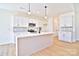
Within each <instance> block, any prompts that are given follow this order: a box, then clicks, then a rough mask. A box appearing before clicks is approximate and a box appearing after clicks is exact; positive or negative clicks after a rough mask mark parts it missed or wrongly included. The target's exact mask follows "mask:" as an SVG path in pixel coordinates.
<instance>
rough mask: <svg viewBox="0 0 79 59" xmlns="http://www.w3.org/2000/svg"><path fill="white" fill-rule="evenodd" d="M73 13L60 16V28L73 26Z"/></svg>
mask: <svg viewBox="0 0 79 59" xmlns="http://www.w3.org/2000/svg"><path fill="white" fill-rule="evenodd" d="M73 17H74V13H66V14H62V15H61V16H60V26H61V27H67V26H72V25H73Z"/></svg>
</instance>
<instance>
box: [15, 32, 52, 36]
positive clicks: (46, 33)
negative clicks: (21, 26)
mask: <svg viewBox="0 0 79 59" xmlns="http://www.w3.org/2000/svg"><path fill="white" fill-rule="evenodd" d="M48 34H53V32H41V33H26V32H24V33H16V34H15V36H16V37H31V36H40V35H48Z"/></svg>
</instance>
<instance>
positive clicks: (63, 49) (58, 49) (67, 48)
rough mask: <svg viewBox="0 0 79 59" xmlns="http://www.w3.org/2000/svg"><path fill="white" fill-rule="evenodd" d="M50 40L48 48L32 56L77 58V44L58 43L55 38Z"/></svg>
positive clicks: (78, 44)
mask: <svg viewBox="0 0 79 59" xmlns="http://www.w3.org/2000/svg"><path fill="white" fill-rule="evenodd" d="M52 40H53V41H52V45H51V46H50V47H48V48H46V49H43V50H41V51H38V52H36V53H34V54H32V56H79V42H75V43H68V42H63V41H59V40H58V38H57V37H54V38H53V39H52Z"/></svg>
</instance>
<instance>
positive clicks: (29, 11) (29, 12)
mask: <svg viewBox="0 0 79 59" xmlns="http://www.w3.org/2000/svg"><path fill="white" fill-rule="evenodd" d="M28 6H29V8H28V15H30V14H31V10H30V3H29V4H28Z"/></svg>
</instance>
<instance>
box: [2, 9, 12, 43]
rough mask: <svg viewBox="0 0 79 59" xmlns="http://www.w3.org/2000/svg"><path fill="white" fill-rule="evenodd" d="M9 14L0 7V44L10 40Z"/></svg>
mask: <svg viewBox="0 0 79 59" xmlns="http://www.w3.org/2000/svg"><path fill="white" fill-rule="evenodd" d="M11 26H12V25H11V16H10V15H9V13H8V11H7V10H1V9H0V44H6V43H10V42H11V38H12V37H11V32H10V31H11V28H10V27H11Z"/></svg>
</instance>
